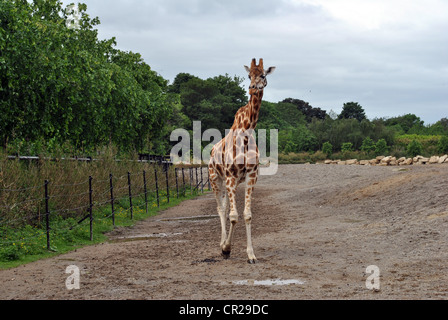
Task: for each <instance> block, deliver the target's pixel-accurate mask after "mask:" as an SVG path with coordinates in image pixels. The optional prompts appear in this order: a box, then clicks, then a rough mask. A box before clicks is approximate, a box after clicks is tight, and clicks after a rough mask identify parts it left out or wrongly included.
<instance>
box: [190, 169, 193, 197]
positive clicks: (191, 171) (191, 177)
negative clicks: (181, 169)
mask: <svg viewBox="0 0 448 320" xmlns="http://www.w3.org/2000/svg"><path fill="white" fill-rule="evenodd" d="M191 180H193V168H192V167H190V194H193V189H192V188H191V183H192V181H191Z"/></svg>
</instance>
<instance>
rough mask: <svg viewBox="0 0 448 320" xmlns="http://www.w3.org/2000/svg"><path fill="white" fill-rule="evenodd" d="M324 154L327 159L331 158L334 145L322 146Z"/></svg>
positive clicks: (327, 143)
mask: <svg viewBox="0 0 448 320" xmlns="http://www.w3.org/2000/svg"><path fill="white" fill-rule="evenodd" d="M322 152H323V153H325V154H326V155H327V158H330V157H331V155H332V154H333V145H332V144H331V143H330V142H328V141H327V142H324V144H323V145H322Z"/></svg>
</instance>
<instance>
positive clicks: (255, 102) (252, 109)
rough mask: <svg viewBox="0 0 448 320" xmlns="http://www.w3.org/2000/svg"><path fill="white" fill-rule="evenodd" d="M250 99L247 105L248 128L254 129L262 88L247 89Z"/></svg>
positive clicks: (258, 112)
mask: <svg viewBox="0 0 448 320" xmlns="http://www.w3.org/2000/svg"><path fill="white" fill-rule="evenodd" d="M249 94H250V99H249V103H248V105H247V107H248V111H249V112H248V118H249V123H250V129H255V127H256V126H257V122H258V115H259V114H260V108H261V100H262V99H263V90H249Z"/></svg>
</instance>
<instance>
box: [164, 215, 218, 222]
mask: <svg viewBox="0 0 448 320" xmlns="http://www.w3.org/2000/svg"><path fill="white" fill-rule="evenodd" d="M215 218H219V216H218V215H209V216H193V217H179V218H163V219H159V221H203V220H211V219H215Z"/></svg>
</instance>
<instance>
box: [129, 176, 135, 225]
mask: <svg viewBox="0 0 448 320" xmlns="http://www.w3.org/2000/svg"><path fill="white" fill-rule="evenodd" d="M128 189H129V206H130V210H131V219H134V211H133V208H132V191H131V173H130V172H128Z"/></svg>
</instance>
